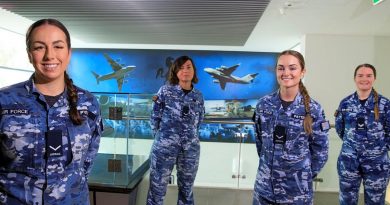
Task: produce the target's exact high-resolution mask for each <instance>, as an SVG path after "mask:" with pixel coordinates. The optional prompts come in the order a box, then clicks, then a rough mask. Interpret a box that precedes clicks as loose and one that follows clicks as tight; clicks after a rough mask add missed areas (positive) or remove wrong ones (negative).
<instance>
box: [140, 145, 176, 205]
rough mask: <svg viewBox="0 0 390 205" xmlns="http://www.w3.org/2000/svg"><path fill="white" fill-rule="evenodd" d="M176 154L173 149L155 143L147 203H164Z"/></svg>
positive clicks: (160, 204) (159, 204)
mask: <svg viewBox="0 0 390 205" xmlns="http://www.w3.org/2000/svg"><path fill="white" fill-rule="evenodd" d="M172 148H173V145H172ZM172 150H174V148H173V149H172ZM175 155H176V154H175V153H174V152H173V151H170V150H169V149H167V148H164V147H161V146H158V145H155V144H154V145H153V147H152V152H151V154H150V163H151V165H150V185H149V191H148V197H147V202H146V204H147V205H162V204H163V201H164V197H165V194H166V192H167V186H168V182H169V177H170V175H171V173H172V169H173V166H174V164H175V162H176V156H175Z"/></svg>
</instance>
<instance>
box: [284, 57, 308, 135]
mask: <svg viewBox="0 0 390 205" xmlns="http://www.w3.org/2000/svg"><path fill="white" fill-rule="evenodd" d="M284 55H291V56H294V57H295V58H297V59H298V61H299V65H300V66H301V68H302V70H305V69H306V68H305V59H304V58H303V55H302V54H301V53H299V52H298V51H294V50H285V51H283V52H281V53H280V54H279V56H278V60H279V58H280V57H281V56H284ZM299 92H300V93H301V95H302V97H303V103H304V106H305V118H304V120H303V128H304V129H305V133H306V134H307V135H311V134H312V133H313V129H312V126H313V118H312V117H311V115H310V112H311V111H310V95H309V92H308V91H307V89H306V87H305V85H304V84H303V83H302V80H300V81H299Z"/></svg>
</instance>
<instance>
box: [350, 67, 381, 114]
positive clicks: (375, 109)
mask: <svg viewBox="0 0 390 205" xmlns="http://www.w3.org/2000/svg"><path fill="white" fill-rule="evenodd" d="M363 67H364V68H370V69H371V70H372V72H373V73H374V79H376V69H375V67H374V66H373V65H371V64H368V63H363V64H360V65H358V66H357V67H356V68H355V72H354V73H353V77H354V78H356V74H357V72H358V70H359V69H360V68H363ZM372 92H373V94H374V103H375V105H374V115H375V121H378V120H379V102H378V101H379V97H378V92H376V90H375V89H374V87H373V88H372Z"/></svg>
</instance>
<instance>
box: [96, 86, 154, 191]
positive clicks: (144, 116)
mask: <svg viewBox="0 0 390 205" xmlns="http://www.w3.org/2000/svg"><path fill="white" fill-rule="evenodd" d="M93 94H94V95H95V96H96V98H97V99H98V101H99V103H100V108H101V114H102V119H103V126H104V131H103V133H102V136H101V140H100V148H99V152H98V155H97V157H96V159H95V161H94V164H93V167H92V171H91V174H90V176H89V186H90V189H91V190H97V191H99V190H101V191H104V190H106V189H109V190H110V191H113V190H114V191H113V192H130V191H131V190H132V189H133V188H134V187H135V186H136V184H137V183H138V182H139V181H140V180H141V179H142V177H143V176H144V174H145V173H146V172H147V170H148V169H149V151H150V147H151V145H152V142H153V137H152V132H151V129H150V125H149V117H150V112H151V108H152V96H151V95H145V94H128V93H98V92H94V93H93ZM115 190H117V191H115Z"/></svg>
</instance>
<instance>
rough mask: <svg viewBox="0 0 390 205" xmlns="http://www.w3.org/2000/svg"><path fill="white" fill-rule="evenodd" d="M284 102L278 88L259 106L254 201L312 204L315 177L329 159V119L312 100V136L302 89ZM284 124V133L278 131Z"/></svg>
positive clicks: (256, 124) (256, 127)
mask: <svg viewBox="0 0 390 205" xmlns="http://www.w3.org/2000/svg"><path fill="white" fill-rule="evenodd" d="M281 103H282V102H281V100H280V97H279V92H275V93H273V94H271V95H268V96H265V97H263V98H261V99H260V100H259V101H258V103H257V106H256V111H255V116H254V121H255V129H256V145H257V152H258V154H259V158H260V162H259V168H258V172H257V176H256V181H255V189H254V196H253V204H254V205H257V204H264V205H265V204H267V205H268V204H312V203H313V187H312V179H313V178H314V177H315V176H316V175H317V174H318V173H319V172H320V170H321V168H322V167H323V166H324V165H325V162H326V161H327V159H328V147H329V142H328V130H329V122H328V121H326V120H325V116H324V112H323V109H322V108H321V106H320V105H319V104H318V103H317V102H315V101H314V100H311V101H310V112H311V116H312V117H313V126H312V128H313V134H312V135H310V136H308V135H307V134H306V133H305V131H304V128H303V119H304V117H305V108H304V104H303V97H302V95H301V94H300V93H298V95H297V96H296V98H295V100H294V102H293V103H292V104H290V105H289V106H288V107H287V108H286V109H284V108H283V107H282V104H281ZM282 128H283V130H284V133H285V134H283V135H282V134H280V131H277V130H282ZM276 132H279V134H275V133H276ZM282 136H285V137H282Z"/></svg>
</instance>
